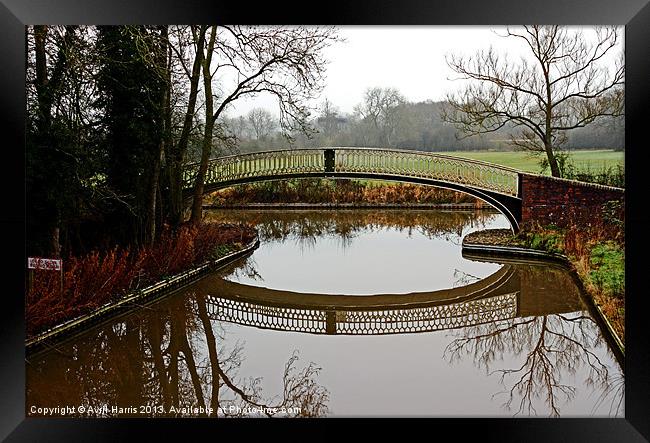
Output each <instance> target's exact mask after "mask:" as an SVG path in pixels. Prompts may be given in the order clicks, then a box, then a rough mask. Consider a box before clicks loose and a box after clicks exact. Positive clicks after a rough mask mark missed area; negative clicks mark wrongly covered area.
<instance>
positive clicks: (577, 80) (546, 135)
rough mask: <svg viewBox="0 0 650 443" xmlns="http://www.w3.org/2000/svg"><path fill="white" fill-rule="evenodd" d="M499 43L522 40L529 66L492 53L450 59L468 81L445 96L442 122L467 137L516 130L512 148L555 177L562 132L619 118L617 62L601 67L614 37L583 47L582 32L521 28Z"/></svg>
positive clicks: (620, 66)
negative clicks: (539, 160)
mask: <svg viewBox="0 0 650 443" xmlns="http://www.w3.org/2000/svg"><path fill="white" fill-rule="evenodd" d="M503 37H506V38H515V39H520V40H522V42H523V43H525V44H526V45H527V47H528V49H529V51H530V54H531V55H532V57H533V61H532V62H529V61H527V60H525V59H522V60H521V61H519V62H515V61H513V60H512V59H510V58H509V57H508V56H507V55H499V54H497V53H496V52H495V51H494V49H493V48H490V49H489V50H488V51H480V52H478V53H477V54H476V55H474V56H471V57H462V56H458V55H452V56H450V57H449V58H447V64H448V65H449V67H450V68H451V69H453V70H454V71H455V72H456V73H458V74H460V75H461V79H465V80H471V82H470V83H469V84H468V85H467V86H466V87H465V88H464V89H463V90H461V91H460V92H458V93H455V94H450V95H449V96H448V101H449V103H450V108H449V109H446V110H445V111H443V115H442V118H443V120H445V121H447V122H451V123H453V124H454V125H455V126H456V128H457V129H458V130H460V131H461V132H462V133H464V134H465V136H472V135H476V134H482V133H488V132H494V131H497V130H499V129H501V128H514V129H519V130H520V131H519V134H516V135H514V136H512V137H511V140H510V142H511V143H512V144H513V145H514V146H515V147H516V148H518V149H522V150H527V151H532V152H535V153H539V154H545V155H546V160H547V162H548V165H549V166H550V169H551V173H552V175H553V176H554V177H560V176H561V165H560V164H559V162H558V159H559V158H561V157H559V156H558V154H559V155H560V156H561V147H562V144H563V143H564V142H565V141H566V133H567V131H570V130H572V129H575V128H580V127H583V126H586V125H588V124H590V123H592V122H594V121H595V120H596V119H598V118H599V117H604V116H619V115H622V114H623V104H624V76H625V65H624V63H623V59H622V55H621V57H620V58H619V59H618V60H617V61H616V63H615V64H614V66H607V65H606V64H605V63H603V62H605V61H606V58H607V57H606V55H607V54H608V53H610V52H611V53H613V52H614V51H615V49H614V48H615V47H616V46H617V43H619V31H618V30H617V29H616V28H614V27H608V28H601V27H598V28H596V29H595V39H594V40H593V41H588V39H586V38H585V36H584V35H583V33H582V32H581V31H579V30H571V29H569V28H567V27H563V26H525V27H523V29H522V30H521V31H519V30H512V29H510V28H508V29H507V31H506V34H505V35H504V36H503ZM610 55H611V54H610Z"/></svg>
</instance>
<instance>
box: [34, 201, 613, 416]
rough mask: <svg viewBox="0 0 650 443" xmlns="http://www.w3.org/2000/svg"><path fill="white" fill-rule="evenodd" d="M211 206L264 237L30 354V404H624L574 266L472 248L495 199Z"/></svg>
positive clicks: (254, 410)
mask: <svg viewBox="0 0 650 443" xmlns="http://www.w3.org/2000/svg"><path fill="white" fill-rule="evenodd" d="M206 218H207V219H209V220H212V221H215V222H217V221H218V222H226V223H250V224H254V225H255V226H256V228H257V230H258V232H259V235H260V241H261V243H260V247H259V248H258V249H257V250H255V252H254V253H253V254H252V255H250V256H248V257H246V258H243V259H240V260H239V261H237V262H235V263H233V264H231V265H229V266H228V267H227V268H224V269H222V270H220V271H218V272H216V273H214V274H212V275H209V276H208V277H206V278H204V279H202V280H201V281H199V282H197V283H195V284H193V285H191V286H189V287H187V288H185V289H183V290H181V291H179V292H177V293H175V294H173V295H171V296H169V297H167V298H165V299H163V300H160V301H159V302H156V303H155V304H152V305H149V306H146V307H143V308H142V309H139V310H138V311H136V312H133V313H131V314H128V315H126V316H122V317H120V318H117V319H114V320H111V321H110V322H108V323H106V324H103V325H100V326H98V327H96V328H94V329H92V330H89V331H87V332H85V333H83V334H81V335H78V336H76V337H74V338H72V339H71V340H69V341H67V342H65V343H63V344H61V345H60V346H57V347H56V348H54V349H50V350H48V351H46V352H42V353H39V354H36V355H33V356H30V357H29V359H28V362H27V374H26V375H27V386H26V408H27V411H26V412H27V415H28V416H52V415H57V416H60V415H61V413H58V411H60V408H62V407H63V408H65V407H66V406H67V407H69V408H75V409H74V412H66V415H72V416H101V417H109V416H118V417H122V416H124V417H126V416H134V417H143V416H202V415H217V416H220V417H221V416H258V415H262V416H264V415H275V416H296V415H311V416H436V417H512V416H542V417H544V416H560V417H585V416H595V417H604V416H606V417H623V416H624V410H623V405H624V398H623V395H624V382H623V372H622V370H621V367H620V365H619V363H618V362H617V360H616V358H615V354H614V353H613V352H612V351H611V349H610V348H609V346H608V344H607V341H606V340H605V338H604V335H603V333H602V332H601V330H600V329H599V327H598V324H597V323H596V321H595V320H594V319H593V318H592V317H591V315H590V313H589V309H588V308H587V305H586V304H585V302H584V301H583V297H582V296H581V294H580V291H579V289H578V287H577V286H576V284H575V281H574V280H573V278H572V277H571V275H570V274H569V273H568V272H567V271H566V270H565V269H564V268H562V267H560V266H558V265H554V264H552V263H544V262H527V261H522V260H497V259H486V258H482V257H477V256H473V257H472V256H467V255H466V256H464V255H463V253H462V248H461V244H462V238H463V237H464V236H465V235H466V234H468V233H469V232H472V231H475V230H479V229H486V228H504V227H508V222H507V220H506V219H505V217H504V216H502V215H500V214H497V213H494V212H489V211H436V210H340V211H318V210H311V211H303V210H301V211H298V210H283V211H275V210H273V211H271V210H263V211H255V210H242V211H235V210H222V211H215V212H209V213H207V214H206ZM79 406H81V409H79ZM56 408H59V409H56ZM210 408H212V409H210ZM53 411H57V412H56V413H53ZM68 411H70V409H68Z"/></svg>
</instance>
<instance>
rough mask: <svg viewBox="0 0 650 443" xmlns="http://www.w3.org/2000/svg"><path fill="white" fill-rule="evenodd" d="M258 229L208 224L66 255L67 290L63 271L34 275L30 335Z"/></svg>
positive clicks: (211, 256) (233, 245)
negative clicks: (135, 244)
mask: <svg viewBox="0 0 650 443" xmlns="http://www.w3.org/2000/svg"><path fill="white" fill-rule="evenodd" d="M254 237H255V230H254V229H252V228H250V227H247V226H243V225H224V224H216V223H205V224H202V225H199V226H184V227H181V228H180V229H179V230H178V231H176V232H171V231H169V230H168V231H166V232H164V233H163V234H162V235H161V237H160V239H159V240H158V241H157V242H156V243H155V244H154V245H153V246H152V247H146V248H141V249H139V250H137V251H133V250H131V249H130V248H120V247H116V248H114V249H112V250H110V251H106V252H98V251H95V252H91V253H89V254H86V255H83V256H70V257H67V258H64V260H63V263H64V273H63V288H61V277H60V274H59V273H58V272H51V271H41V272H36V274H35V275H34V278H33V281H32V285H31V288H30V289H29V291H28V293H27V298H26V303H25V305H26V306H25V310H26V312H25V314H26V319H27V324H26V329H27V336H28V337H31V336H34V335H36V334H38V333H40V332H42V331H44V330H47V329H49V328H51V327H53V326H56V325H58V324H60V323H63V322H65V321H67V320H71V319H73V318H76V317H79V316H81V315H84V314H87V313H89V312H91V311H92V310H93V309H96V308H98V307H100V306H103V305H105V304H106V303H109V302H112V301H117V300H119V299H120V298H121V297H123V296H124V295H125V294H126V293H128V292H129V291H132V290H136V289H140V288H144V287H146V286H148V285H150V284H152V283H155V282H156V281H159V280H161V279H163V278H165V277H168V276H171V275H174V274H177V273H180V272H182V271H185V270H188V269H191V268H193V267H195V266H197V265H200V264H202V263H205V262H206V261H209V260H215V259H217V258H219V257H222V256H224V255H226V254H228V253H230V252H233V251H235V250H238V249H240V248H241V247H242V246H243V245H244V244H247V243H250V242H251V241H252V240H253V238H254Z"/></svg>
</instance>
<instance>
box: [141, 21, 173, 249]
mask: <svg viewBox="0 0 650 443" xmlns="http://www.w3.org/2000/svg"><path fill="white" fill-rule="evenodd" d="M160 39H161V41H160V44H159V46H158V47H157V48H156V49H157V51H156V64H157V65H158V66H159V67H161V68H163V69H165V71H166V72H168V71H169V69H170V67H169V65H168V63H167V50H168V48H167V46H168V44H169V41H168V34H167V26H161V27H160ZM168 78H169V74H167V75H166V79H168ZM169 100H170V84H169V83H168V82H166V84H165V89H164V91H163V93H162V94H161V108H160V112H161V114H162V117H163V118H162V119H161V120H162V122H163V129H162V137H161V138H160V143H159V148H158V151H157V152H156V153H155V155H154V162H153V165H152V166H151V167H152V173H151V182H150V183H149V193H148V195H147V208H146V215H145V223H146V226H145V229H144V231H145V232H144V242H145V244H146V245H148V246H152V245H153V243H154V241H155V240H156V203H157V201H158V187H159V184H160V168H161V165H162V158H163V154H164V151H165V140H166V139H167V136H166V134H167V132H168V130H169V128H167V126H166V123H167V122H166V119H165V118H164V117H165V115H166V113H167V108H168V107H169Z"/></svg>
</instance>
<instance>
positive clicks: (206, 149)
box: [190, 26, 217, 225]
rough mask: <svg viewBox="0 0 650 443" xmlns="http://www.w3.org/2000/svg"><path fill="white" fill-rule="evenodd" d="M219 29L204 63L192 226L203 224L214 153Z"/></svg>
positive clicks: (215, 28)
mask: <svg viewBox="0 0 650 443" xmlns="http://www.w3.org/2000/svg"><path fill="white" fill-rule="evenodd" d="M216 30H217V27H216V26H214V27H212V32H211V33H210V42H209V43H208V48H207V50H208V55H207V56H206V57H205V59H204V61H203V87H204V90H205V115H206V121H205V132H204V133H203V144H202V146H201V163H200V165H199V171H198V174H197V175H196V180H195V181H194V197H193V200H192V216H191V217H190V221H191V223H192V224H195V225H198V224H199V223H201V217H202V214H203V188H204V184H205V174H206V172H207V170H208V160H210V153H211V152H212V133H213V131H214V122H215V120H214V118H213V113H214V98H213V96H212V76H211V74H210V62H211V61H212V51H213V50H214V42H215V37H216Z"/></svg>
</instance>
